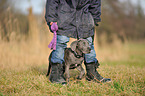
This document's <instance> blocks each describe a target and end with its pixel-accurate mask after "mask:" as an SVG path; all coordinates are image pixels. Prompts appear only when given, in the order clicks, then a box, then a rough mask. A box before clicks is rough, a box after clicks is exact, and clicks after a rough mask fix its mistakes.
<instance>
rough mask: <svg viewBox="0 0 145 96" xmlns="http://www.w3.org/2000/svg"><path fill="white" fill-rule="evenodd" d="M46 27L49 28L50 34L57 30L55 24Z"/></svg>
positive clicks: (51, 23)
mask: <svg viewBox="0 0 145 96" xmlns="http://www.w3.org/2000/svg"><path fill="white" fill-rule="evenodd" d="M48 26H49V30H50V31H51V32H54V31H57V30H58V26H57V22H50V23H49V24H48Z"/></svg>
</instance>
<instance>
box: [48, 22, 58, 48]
mask: <svg viewBox="0 0 145 96" xmlns="http://www.w3.org/2000/svg"><path fill="white" fill-rule="evenodd" d="M51 30H52V31H53V34H54V36H53V39H52V41H51V42H50V44H49V45H48V47H49V48H50V49H52V50H56V42H57V33H56V31H57V30H58V26H57V24H55V23H53V24H52V25H51Z"/></svg>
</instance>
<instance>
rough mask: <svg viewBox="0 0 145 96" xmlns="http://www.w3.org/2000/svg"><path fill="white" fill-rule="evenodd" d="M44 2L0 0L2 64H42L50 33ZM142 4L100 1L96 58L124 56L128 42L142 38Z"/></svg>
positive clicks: (144, 34) (144, 22) (144, 17)
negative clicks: (100, 20)
mask: <svg viewBox="0 0 145 96" xmlns="http://www.w3.org/2000/svg"><path fill="white" fill-rule="evenodd" d="M45 3H46V0H0V52H1V58H0V59H1V60H2V61H4V60H5V58H10V59H8V60H7V59H6V61H5V62H3V64H5V63H9V62H17V63H18V64H19V63H20V61H19V59H21V60H23V59H24V60H23V61H24V62H25V63H28V64H30V63H31V64H32V63H34V62H35V63H38V61H39V63H40V64H42V62H43V63H46V60H47V59H46V58H47V55H49V53H50V52H51V51H50V50H49V49H48V47H47V46H48V44H49V43H50V41H51V40H52V37H53V34H52V33H51V32H49V28H48V26H47V24H46V22H45V18H44V16H45ZM144 5H145V1H144V0H102V15H101V18H102V22H101V23H100V24H99V27H96V32H95V48H96V52H97V54H98V55H97V56H98V58H99V59H100V60H102V61H103V60H104V61H105V60H116V59H120V58H121V57H123V58H126V56H127V54H128V53H127V52H126V49H127V48H128V47H127V45H129V44H130V42H135V43H141V42H144V41H145V6H144ZM70 41H72V40H70ZM70 43H71V42H70ZM134 45H135V44H134ZM124 46H125V47H124ZM135 46H136V45H135ZM123 48H124V50H123ZM112 49H113V50H112ZM4 50H5V51H4ZM114 50H115V51H114ZM128 50H130V49H128ZM10 54H11V55H10ZM110 55H111V57H110ZM33 56H34V57H33ZM36 56H37V57H36ZM11 57H14V58H11ZM15 57H17V58H15ZM21 57H22V58H21ZM31 57H32V58H31ZM18 58H19V59H18ZM38 58H39V59H38ZM44 58H45V59H44ZM14 59H16V60H14ZM29 59H30V60H29ZM30 61H32V62H30ZM21 63H22V62H21ZM15 64H16V63H15Z"/></svg>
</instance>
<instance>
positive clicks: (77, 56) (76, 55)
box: [70, 48, 84, 58]
mask: <svg viewBox="0 0 145 96" xmlns="http://www.w3.org/2000/svg"><path fill="white" fill-rule="evenodd" d="M70 49H71V48H70ZM71 52H72V53H73V54H74V55H75V57H76V58H81V57H84V54H83V53H82V55H78V54H77V53H76V52H75V51H73V50H72V49H71Z"/></svg>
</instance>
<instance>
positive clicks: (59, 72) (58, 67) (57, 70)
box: [49, 63, 66, 84]
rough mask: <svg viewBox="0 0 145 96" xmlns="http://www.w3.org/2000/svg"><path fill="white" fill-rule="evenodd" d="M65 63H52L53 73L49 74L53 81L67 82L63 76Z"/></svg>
mask: <svg viewBox="0 0 145 96" xmlns="http://www.w3.org/2000/svg"><path fill="white" fill-rule="evenodd" d="M62 65H63V64H58V63H53V64H51V73H50V76H49V80H50V81H51V82H52V83H59V84H66V80H65V78H64V77H63V73H64V68H63V66H62Z"/></svg>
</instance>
